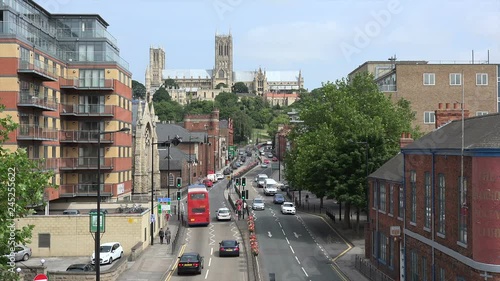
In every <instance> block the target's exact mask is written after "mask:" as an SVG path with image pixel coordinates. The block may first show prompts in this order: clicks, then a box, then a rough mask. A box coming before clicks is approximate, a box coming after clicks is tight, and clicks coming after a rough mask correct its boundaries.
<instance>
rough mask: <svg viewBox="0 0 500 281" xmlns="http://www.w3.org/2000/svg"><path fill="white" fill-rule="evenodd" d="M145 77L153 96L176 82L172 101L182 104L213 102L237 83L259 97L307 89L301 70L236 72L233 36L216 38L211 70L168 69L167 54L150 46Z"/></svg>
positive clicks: (293, 94)
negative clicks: (167, 81) (196, 101)
mask: <svg viewBox="0 0 500 281" xmlns="http://www.w3.org/2000/svg"><path fill="white" fill-rule="evenodd" d="M145 78H146V79H145V84H146V85H145V86H146V91H147V92H150V93H154V92H155V91H156V90H157V89H158V88H159V87H160V86H161V85H162V84H163V82H164V81H165V80H166V79H172V80H174V81H175V82H176V84H177V85H178V87H176V88H175V89H168V91H169V94H170V96H171V97H172V99H173V100H175V101H177V102H179V103H181V104H187V103H189V102H190V101H192V100H214V99H215V97H216V96H217V95H218V94H219V93H221V92H229V91H230V89H231V87H232V86H233V85H234V84H235V83H238V82H242V83H244V84H245V85H246V86H247V87H248V90H249V92H250V94H254V95H258V96H267V95H270V96H276V95H277V94H278V95H279V96H280V97H286V96H287V95H290V97H292V96H294V97H296V96H297V93H298V91H299V89H301V88H304V78H303V77H302V73H301V71H300V70H289V71H266V70H263V69H262V68H259V69H257V70H253V71H235V70H234V69H233V37H232V35H231V34H229V35H215V62H214V66H213V68H211V69H165V51H164V50H163V49H162V48H153V47H151V48H150V49H149V66H148V68H147V70H146V77H145ZM287 100H288V99H287ZM293 100H295V99H293Z"/></svg>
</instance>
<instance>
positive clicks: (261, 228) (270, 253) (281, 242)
mask: <svg viewBox="0 0 500 281" xmlns="http://www.w3.org/2000/svg"><path fill="white" fill-rule="evenodd" d="M258 173H266V174H267V175H268V176H270V175H271V173H272V170H271V169H270V168H266V169H262V168H255V169H253V170H252V171H251V172H250V173H248V174H247V178H249V179H251V180H252V182H253V179H254V178H255V176H256V174H258ZM249 190H250V191H249V193H250V194H249V197H250V199H253V198H255V197H262V198H264V200H265V201H266V209H265V210H263V211H253V214H254V216H255V218H256V220H255V225H256V226H255V228H256V233H257V240H258V242H259V250H260V253H259V265H260V271H261V273H262V274H261V276H262V277H263V280H272V279H271V276H272V275H274V278H275V280H291V281H295V280H297V281H301V280H314V281H316V280H328V281H345V280H346V279H345V278H344V277H343V275H342V274H340V273H339V272H337V270H336V268H334V267H333V266H332V259H333V258H334V257H336V256H338V255H339V254H341V253H342V252H343V251H345V250H346V249H348V247H349V246H348V245H347V243H345V241H343V240H342V238H341V237H340V236H338V235H337V234H336V232H335V231H334V229H332V228H331V227H330V226H329V225H328V224H327V223H326V222H325V221H323V219H322V218H321V217H318V216H315V215H311V214H305V213H298V214H297V215H283V214H281V211H280V205H277V204H273V202H272V198H273V197H272V196H265V195H264V194H263V190H262V189H261V188H257V187H256V183H253V184H252V188H250V189H249ZM249 203H250V205H251V200H250V202H249ZM330 255H331V256H330Z"/></svg>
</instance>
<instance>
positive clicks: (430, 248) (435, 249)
mask: <svg viewBox="0 0 500 281" xmlns="http://www.w3.org/2000/svg"><path fill="white" fill-rule="evenodd" d="M462 114H463V116H465V117H466V119H465V120H464V122H461V120H455V121H451V120H452V119H456V118H460V119H461V116H462ZM468 114H469V112H468V111H467V110H465V109H464V110H463V112H462V109H461V107H460V104H459V105H458V106H457V105H453V106H452V105H451V104H449V105H446V106H444V105H442V104H440V106H439V109H438V110H436V111H435V116H436V123H437V124H442V126H440V127H439V128H437V129H436V130H434V131H433V132H430V133H428V134H427V135H425V136H423V137H422V138H420V139H418V140H416V141H414V142H411V139H410V138H411V136H408V135H407V134H404V135H403V136H404V138H403V139H402V140H403V142H404V144H403V145H402V146H403V147H402V149H401V153H400V154H398V155H397V156H396V157H394V158H393V159H391V160H390V161H388V162H387V163H386V164H385V165H383V166H382V167H381V168H380V169H378V170H377V171H376V172H374V173H373V174H371V175H370V177H369V181H370V221H369V225H368V227H367V233H366V249H367V251H366V256H367V257H368V258H369V259H370V260H371V262H372V264H374V265H375V266H376V267H377V268H378V269H379V270H380V271H382V272H384V273H386V274H387V275H388V276H390V277H391V278H392V279H394V280H462V281H463V280H490V281H491V280H500V265H499V264H500V256H499V255H498V251H499V249H500V246H499V245H500V240H499V239H500V235H499V233H500V231H499V229H500V220H499V219H498V216H497V212H498V211H497V209H498V200H499V198H500V196H498V194H500V184H499V182H498V180H497V179H498V178H499V176H500V158H499V155H500V148H499V147H500V133H499V132H500V114H489V115H484V116H475V117H471V118H467V116H468ZM442 120H445V121H442ZM447 121H450V122H448V123H446V122H447ZM462 141H463V142H462ZM462 179H463V181H462ZM398 229H399V230H400V234H399V235H398V232H399V231H398Z"/></svg>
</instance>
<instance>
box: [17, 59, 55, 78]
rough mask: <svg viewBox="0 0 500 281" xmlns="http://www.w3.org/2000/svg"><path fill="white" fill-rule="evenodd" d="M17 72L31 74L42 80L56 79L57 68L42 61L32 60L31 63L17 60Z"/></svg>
mask: <svg viewBox="0 0 500 281" xmlns="http://www.w3.org/2000/svg"><path fill="white" fill-rule="evenodd" d="M17 72H18V73H25V74H32V75H35V76H37V78H39V79H41V80H44V81H57V78H58V75H57V69H56V68H55V67H54V66H50V65H48V64H46V63H45V62H43V61H39V60H34V61H33V63H31V62H29V61H25V60H21V59H20V60H19V68H18V69H17Z"/></svg>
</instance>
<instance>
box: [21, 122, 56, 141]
mask: <svg viewBox="0 0 500 281" xmlns="http://www.w3.org/2000/svg"><path fill="white" fill-rule="evenodd" d="M57 134H58V132H57V130H56V129H52V128H45V127H40V126H38V125H33V124H21V125H19V128H18V130H17V139H18V140H57Z"/></svg>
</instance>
